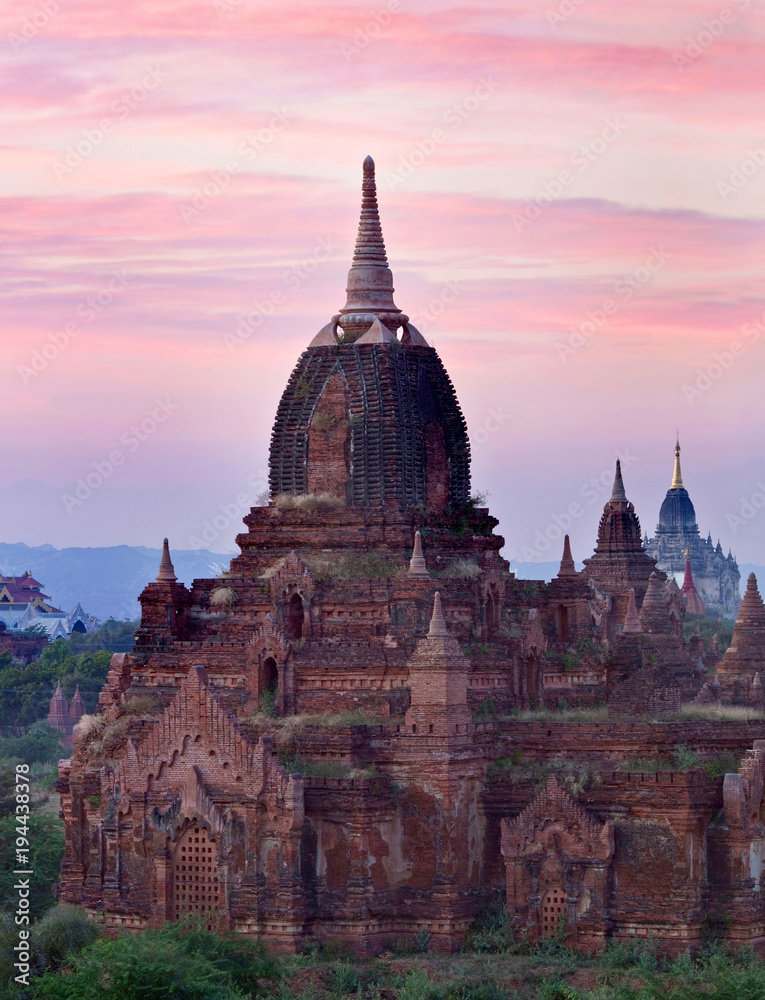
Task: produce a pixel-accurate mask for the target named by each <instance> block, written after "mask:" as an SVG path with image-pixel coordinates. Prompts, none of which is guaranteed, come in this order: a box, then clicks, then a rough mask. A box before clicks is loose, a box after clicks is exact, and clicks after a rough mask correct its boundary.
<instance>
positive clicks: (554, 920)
mask: <svg viewBox="0 0 765 1000" xmlns="http://www.w3.org/2000/svg"><path fill="white" fill-rule="evenodd" d="M561 917H562V918H563V926H564V927H565V924H566V894H565V892H564V891H563V889H561V887H560V886H559V885H555V886H553V887H552V888H551V889H548V890H547V892H546V893H545V894H544V898H543V899H542V935H543V937H554V936H555V935H556V934H557V933H558V929H559V928H560V926H561Z"/></svg>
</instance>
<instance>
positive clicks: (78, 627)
mask: <svg viewBox="0 0 765 1000" xmlns="http://www.w3.org/2000/svg"><path fill="white" fill-rule="evenodd" d="M72 631H73V632H80V633H81V634H84V633H86V632H87V631H88V630H87V628H86V627H85V623H84V622H82V621H80V619H79V618H78V619H77V621H76V622H75V623H74V625H72Z"/></svg>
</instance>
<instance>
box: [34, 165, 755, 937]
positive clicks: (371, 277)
mask: <svg viewBox="0 0 765 1000" xmlns="http://www.w3.org/2000/svg"><path fill="white" fill-rule="evenodd" d="M373 169H374V168H373V164H372V163H371V160H368V161H367V162H366V163H365V180H364V185H365V187H364V191H365V195H364V198H365V201H364V208H363V212H362V223H361V227H360V234H359V240H358V242H357V252H356V258H354V267H353V268H352V269H351V271H352V273H351V275H350V276H349V282H348V289H347V291H348V301H347V303H346V306H345V307H344V309H343V310H341V311H340V313H338V314H337V316H336V317H334V319H333V321H332V323H330V324H328V325H327V326H326V327H325V328H323V329H322V331H320V333H319V334H318V335H317V337H316V338H315V339H314V342H313V344H312V345H311V346H309V348H308V349H307V350H306V351H305V352H304V353H303V355H302V356H301V357H300V359H299V361H298V364H297V367H296V368H295V371H294V372H293V374H292V376H291V378H290V381H289V384H288V386H287V389H286V390H285V392H284V395H283V397H282V400H281V403H280V405H279V410H278V413H277V418H276V422H275V425H274V431H273V437H272V447H271V473H270V475H271V480H270V481H271V490H272V500H271V502H269V503H268V504H267V505H266V506H261V507H256V508H253V509H252V510H251V511H250V513H249V514H248V515H247V516H246V517H245V518H244V522H245V529H246V530H245V531H243V533H242V534H240V535H239V536H238V538H237V542H238V545H239V547H240V549H241V555H239V556H237V557H236V558H235V559H233V560H232V562H231V566H230V570H229V572H228V573H226V574H224V575H223V576H221V577H218V578H217V579H212V580H194V581H192V582H191V583H190V584H189V585H188V586H186V585H184V584H182V583H179V582H178V581H177V580H176V577H175V572H174V570H173V567H172V563H171V560H170V554H169V551H168V550H165V552H164V554H163V561H162V565H161V568H160V572H159V574H158V577H157V580H156V581H155V582H153V583H150V584H148V586H147V587H146V588H145V590H144V591H143V593H142V594H141V597H140V600H141V604H142V620H141V628H140V629H139V632H138V635H137V637H136V644H135V647H134V649H133V651H132V652H131V653H130V654H120V655H117V656H115V657H113V659H112V663H111V669H110V671H109V675H108V677H107V681H106V684H105V685H104V688H103V690H102V692H101V696H100V715H101V718H100V719H97V720H95V721H94V720H85V721H84V722H83V723H81V724H80V725H79V726H78V727H77V729H76V730H75V733H74V745H73V753H72V757H71V759H70V760H67V761H63V762H62V763H61V766H60V780H59V788H60V792H61V803H62V811H63V815H64V821H65V825H66V854H65V859H64V865H63V870H62V875H61V897H62V899H64V900H66V901H69V902H75V903H81V904H83V905H85V906H86V907H88V908H89V909H91V910H93V911H97V912H103V913H104V914H105V915H106V919H107V921H108V922H109V923H111V924H115V925H122V926H127V927H132V928H141V927H149V926H155V925H158V924H160V923H161V922H163V921H165V920H168V919H174V918H175V917H177V916H178V915H179V914H180V913H183V912H187V911H188V910H195V911H198V912H200V913H201V914H202V915H203V917H204V919H205V921H206V922H208V923H209V924H210V925H211V926H218V927H221V928H226V927H229V928H234V929H236V930H237V931H239V932H241V933H246V934H250V935H255V936H260V937H263V938H265V939H266V940H267V941H269V942H272V943H273V944H274V945H276V946H278V947H280V948H284V949H295V948H298V947H300V945H301V944H302V943H303V942H304V940H305V939H306V938H308V937H311V936H316V937H336V938H341V939H343V940H345V941H347V942H348V943H349V944H351V945H353V947H355V948H356V949H357V950H358V951H361V952H367V953H371V952H374V951H375V950H377V949H379V948H380V947H382V946H383V944H384V943H385V942H386V940H389V939H390V938H393V937H400V936H402V935H407V934H414V933H416V932H417V931H418V930H420V929H425V930H427V931H428V932H429V933H430V934H431V940H432V942H433V944H434V945H435V946H436V947H440V948H444V949H453V948H455V947H457V946H458V945H459V944H460V942H461V941H462V939H463V937H464V934H465V931H466V929H467V928H468V926H469V925H470V923H471V921H472V920H473V919H474V918H475V917H476V915H477V914H478V913H479V912H480V910H481V907H482V905H483V903H484V901H485V899H486V897H487V894H488V893H489V892H490V891H491V890H497V889H502V888H503V887H504V889H505V892H506V894H507V902H508V906H509V908H510V910H511V911H512V912H513V914H514V916H515V917H516V919H517V920H518V921H519V922H520V923H522V924H523V925H525V926H526V927H527V928H528V929H529V932H530V933H532V934H540V933H552V932H554V931H556V930H557V923H558V920H559V919H560V920H562V923H563V928H564V930H565V933H566V936H567V939H568V940H569V941H570V942H571V943H573V944H576V945H577V946H578V947H581V948H585V949H591V950H598V949H601V948H602V947H603V946H604V943H605V941H606V940H607V939H608V938H609V937H612V936H616V937H628V936H631V935H633V934H641V935H647V934H652V935H653V936H654V937H655V938H656V939H657V940H658V941H659V942H660V943H661V944H662V946H664V947H666V948H667V949H668V950H675V951H677V950H680V949H681V948H683V947H685V946H686V945H690V946H692V947H694V946H696V945H698V943H699V942H700V941H701V939H702V931H703V930H704V928H705V927H706V928H707V929H708V928H709V927H710V926H715V927H718V928H719V929H720V930H721V932H722V933H724V934H726V935H727V936H728V937H729V938H730V939H731V940H733V941H747V942H750V943H752V944H753V945H754V946H755V947H756V948H758V949H760V950H765V933H763V927H764V926H765V914H764V913H763V904H762V902H761V891H760V878H761V868H762V857H763V853H764V852H765V838H764V837H763V834H762V827H761V824H760V820H759V816H760V811H761V808H762V798H763V759H765V758H763V746H765V743H762V744H761V742H760V741H765V721H762V720H755V721H751V722H745V721H740V722H724V721H709V722H703V721H693V722H691V721H689V722H651V721H649V720H650V719H651V718H652V717H654V716H655V715H656V714H657V713H659V712H661V711H663V710H665V709H676V708H677V706H678V705H679V704H680V702H682V701H689V700H692V699H693V698H696V697H697V696H698V697H702V695H700V694H699V692H700V691H701V690H702V676H701V675H700V673H699V663H698V661H699V659H700V657H701V656H702V649H701V645H700V640H699V639H697V640H694V641H692V642H691V643H690V644H688V645H686V644H685V642H684V641H683V639H682V621H683V616H684V613H685V606H684V601H683V598H682V595H681V594H680V592H679V589H678V587H677V585H676V584H675V583H674V581H669V582H666V581H665V580H664V579H663V577H662V576H661V575H659V576H654V577H652V575H651V574H652V573H653V571H654V562H653V560H652V559H650V558H649V557H648V556H647V555H646V553H645V551H644V549H643V546H642V538H641V532H640V524H639V521H638V518H637V514H636V512H635V510H634V506H633V505H632V504H631V503H630V502H629V501H628V499H627V497H626V493H625V491H624V486H623V483H622V481H621V474H620V472H619V471H618V470H617V477H616V481H615V483H614V490H613V494H612V497H611V499H610V500H609V501H608V503H607V504H606V506H605V508H604V512H603V517H602V519H601V522H600V526H599V529H598V538H597V545H596V551H595V554H594V555H593V557H592V558H591V559H589V560H587V561H586V565H585V570H584V571H583V572H582V573H577V572H576V569H575V567H574V564H573V560H572V559H571V553H570V548H569V547H568V546H566V547H565V548H564V556H563V559H562V562H561V570H560V573H559V575H558V577H557V578H556V580H554V581H552V583H551V584H550V585H549V586H548V585H546V584H544V583H543V582H541V581H517V580H515V579H514V577H513V575H512V574H511V573H510V572H509V565H508V563H507V562H506V561H505V560H504V559H502V557H501V556H500V550H501V549H502V546H503V544H504V541H503V539H502V538H501V537H500V536H499V535H497V534H495V528H496V527H497V521H496V519H495V518H493V517H492V516H491V515H490V514H489V512H488V510H486V509H483V508H477V507H476V506H475V503H474V502H473V501H471V500H470V498H469V484H470V468H469V446H468V440H467V432H466V428H465V423H464V420H463V417H462V414H461V411H460V409H459V404H458V403H457V399H456V396H455V393H454V390H453V388H452V385H451V382H450V381H449V378H448V376H447V374H446V372H445V371H444V368H443V366H442V364H441V362H440V360H439V358H438V356H437V354H436V352H435V350H433V348H430V347H428V346H427V344H426V342H425V341H424V339H423V338H422V337H421V335H419V334H418V333H417V331H416V330H414V328H413V327H411V325H410V324H408V321H407V319H406V317H405V316H404V315H403V314H402V313H401V312H400V310H398V309H397V307H396V306H395V304H394V303H393V298H392V292H393V285H392V275H391V272H390V269H389V268H388V266H387V259H386V256H385V250H384V245H383V242H382V232H381V229H380V225H379V217H378V215H377V207H376V200H375V198H374V176H373ZM399 327H403V331H404V332H403V334H402V337H401V340H399V339H398V338H397V336H396V331H397V330H398V328H399ZM338 329H340V330H342V334H338V333H337V330H338ZM285 494H286V497H285V496H284V495H285ZM306 494H309V495H306ZM416 531H419V532H420V534H421V538H422V543H423V553H422V559H424V568H423V564H422V563H421V562H418V563H417V567H418V572H417V573H416V574H411V573H410V572H409V570H410V560H411V559H412V555H413V545H414V537H415V532H416ZM417 558H418V560H419V558H420V557H419V554H418V557H417ZM755 589H756V586H755ZM631 591H632V592H633V594H632V597H631V595H630V592H631ZM437 592H438V594H440V598H437V597H436V593H437ZM757 599H759V597H758V598H757ZM439 602H441V603H442V605H443V615H441V613H440V610H439ZM760 609H761V602H760V605H757V601H756V600H755V598H754V595H753V594H750V595H749V598H748V600H745V601H744V603H743V604H742V613H741V615H740V617H739V622H738V623H737V626H736V633H735V634H734V641H733V644H732V647H731V650H729V651H728V654H726V657H725V659H724V660H723V662H722V663H721V664H719V667H720V675H721V678H722V681H723V683H722V685H720V684H719V683H718V685H717V686H716V687H715V685H713V684H712V683H711V682H708V686H707V688H705V689H704V693H703V698H705V699H707V700H713V699H715V698H718V697H719V696H720V695H722V698H723V700H725V699H726V698H727V699H728V700H730V698H731V697H732V698H733V699H734V700H744V701H747V702H750V703H751V702H755V703H756V699H757V698H760V697H761V691H762V679H761V678H760V677H759V667H758V666H757V664H759V663H760V656H761V653H762V651H763V649H765V612H761V610H760ZM718 660H719V653H718V652H717V650H716V647H714V645H713V646H712V648H711V649H710V651H709V653H708V654H706V657H705V659H704V662H703V664H702V670H703V668H704V667H706V668H709V667H712V666H714V664H716V663H717V662H718ZM737 685H738V686H737ZM713 688H714V690H713ZM737 692H738V693H737ZM758 692H760V693H758ZM136 695H137V696H146V695H151V696H152V697H151V698H143V699H142V700H141V701H139V700H138V699H136V698H135V697H132V696H136ZM561 701H565V702H567V704H569V705H573V704H576V703H577V702H579V703H584V704H595V703H604V702H608V704H609V705H610V706H611V721H609V722H607V723H592V724H583V723H574V722H570V721H560V722H527V721H522V720H520V719H518V718H517V717H516V716H515V715H513V714H511V713H512V712H516V711H517V710H519V709H527V708H530V707H537V706H539V705H540V704H547V705H551V706H557V705H558V704H559V703H560V702H561ZM137 705H138V706H140V705H148V706H151V705H155V709H151V710H150V709H147V711H146V712H145V713H144V714H142V715H136V714H135V713H136V712H137V711H138V710H139V709H138V708H136V706H137ZM274 710H275V711H276V713H277V714H278V715H279V716H281V719H280V720H274V719H273V718H271V716H270V715H268V714H267V712H273V711H274ZM63 712H64V709H63V707H62V705H61V704H60V700H59V701H57V703H56V705H55V706H53V713H52V715H53V717H55V718H57V719H63V718H64V715H63ZM498 716H503V717H501V718H498ZM67 718H68V716H67ZM681 747H685V748H686V751H691V752H694V753H696V754H698V755H699V759H700V760H704V761H710V760H712V759H714V758H718V765H719V758H720V755H721V754H723V753H728V754H736V755H739V756H740V755H741V754H743V753H744V752H745V751H750V750H751V753H750V754H749V755H748V756H747V758H746V759H745V760H744V762H743V764H742V766H741V769H740V770H739V772H738V773H737V774H734V773H731V774H729V775H727V776H726V777H725V778H724V779H723V778H720V777H717V778H712V777H710V776H709V774H708V773H707V771H705V770H703V769H702V768H699V767H696V768H694V769H691V770H688V771H685V772H677V771H673V770H661V771H656V772H651V773H630V772H623V771H621V770H620V768H621V767H625V766H630V765H631V766H632V767H633V768H634V767H635V766H643V767H645V766H647V765H637V764H636V761H639V760H641V759H644V758H658V759H659V761H660V762H661V764H662V765H663V766H665V767H674V766H677V760H678V749H679V748H681ZM752 747H754V749H753V750H752ZM681 757H682V754H681ZM731 768H733V765H731ZM292 770H294V771H295V772H296V773H294V774H293V773H290V771H292ZM298 772H299V773H298ZM325 774H335V775H338V776H336V777H324V776H322V775H325ZM723 820H724V821H723ZM197 858H198V859H199V860H198V861H197ZM190 865H191V866H192V867H193V871H192V870H191V868H190V867H189V866H190ZM197 868H198V869H199V870H198V871H197ZM197 876H198V877H199V881H197ZM192 879H193V881H192Z"/></svg>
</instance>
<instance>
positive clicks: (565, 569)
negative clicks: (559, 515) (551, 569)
mask: <svg viewBox="0 0 765 1000" xmlns="http://www.w3.org/2000/svg"><path fill="white" fill-rule="evenodd" d="M558 576H559V577H561V576H576V563H575V562H574V557H573V556H572V555H571V542H570V541H569V537H568V535H566V536H565V538H564V539H563V556H562V558H561V561H560V569H559V570H558Z"/></svg>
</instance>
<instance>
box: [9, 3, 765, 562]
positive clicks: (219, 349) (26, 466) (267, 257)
mask: <svg viewBox="0 0 765 1000" xmlns="http://www.w3.org/2000/svg"><path fill="white" fill-rule="evenodd" d="M0 38H2V39H3V40H4V41H3V44H5V46H6V48H5V58H4V59H3V62H2V70H1V71H0V72H2V76H3V93H4V99H3V102H2V108H1V109H0V116H2V121H3V130H2V134H3V136H4V139H3V149H2V153H3V155H2V158H1V159H0V172H1V175H0V191H1V192H2V228H3V230H4V232H3V239H2V242H0V254H2V267H3V281H2V328H3V357H4V364H3V367H2V383H1V388H2V392H1V394H0V406H1V407H2V411H3V428H4V435H3V456H4V457H3V471H4V475H3V477H2V486H1V487H0V489H2V502H3V510H4V515H5V516H4V530H3V539H4V540H5V541H8V542H26V543H28V544H30V545H37V544H42V543H44V542H50V543H52V544H54V545H56V546H59V547H62V546H69V545H115V544H121V543H127V544H135V545H150V546H153V547H156V546H158V545H159V544H160V543H161V539H162V537H163V536H164V535H167V536H169V538H170V542H171V546H173V547H174V548H178V549H186V548H192V547H193V546H194V544H196V542H197V540H199V539H202V540H203V541H204V543H205V546H206V547H209V548H211V549H213V550H214V551H220V552H226V551H234V536H235V535H236V533H237V532H238V531H239V530H240V527H241V517H242V515H243V514H244V513H245V512H246V511H245V508H246V507H247V506H249V504H250V503H255V501H256V498H257V496H258V495H259V494H260V493H261V492H262V491H263V490H264V489H265V485H266V483H265V478H266V469H267V461H268V443H269V438H270V432H271V424H272V421H273V417H274V414H275V411H276V406H277V403H278V400H279V397H280V395H281V392H282V389H283V387H284V385H285V384H286V382H287V379H288V377H289V375H290V372H291V370H292V368H293V366H294V363H295V361H296V359H297V357H298V355H299V354H300V352H301V351H302V350H304V349H305V347H306V346H307V344H308V342H309V340H310V339H311V338H312V337H313V335H314V334H315V333H316V332H317V331H318V330H319V329H320V328H321V327H322V326H324V324H325V323H327V322H328V321H329V319H330V317H331V316H332V314H333V313H335V312H336V311H337V310H338V309H339V308H340V307H341V306H342V305H343V302H344V301H345V294H344V289H345V277H346V273H347V270H348V266H349V263H350V259H351V254H352V250H353V242H354V238H355V231H356V224H357V218H358V209H359V202H360V186H361V163H362V160H363V158H364V157H365V156H366V155H367V154H371V155H372V156H373V157H374V159H375V162H376V164H377V179H378V198H379V204H380V213H381V218H382V225H383V231H384V233H385V239H386V244H387V250H388V258H389V261H390V264H391V268H392V270H393V274H394V282H395V286H396V294H395V299H396V302H397V304H398V305H399V306H400V307H401V309H403V310H404V312H406V313H408V314H409V315H410V316H411V317H412V320H413V322H414V323H415V324H416V325H417V327H418V328H419V329H420V330H421V331H422V332H423V333H424V334H425V336H426V337H427V338H428V340H429V341H430V342H431V343H432V344H433V345H434V346H435V347H436V348H437V350H438V352H439V354H440V355H441V357H442V359H443V361H444V363H445V365H446V367H447V370H448V371H449V373H450V375H451V377H452V381H453V382H454V385H455V388H456V390H457V394H458V396H459V399H460V402H461V404H462V407H463V410H464V413H465V417H466V419H467V423H468V429H469V432H470V435H471V439H472V442H473V482H474V486H475V488H476V489H477V490H488V491H489V492H490V497H489V501H488V504H489V506H490V508H491V509H492V512H493V513H494V514H495V515H496V516H497V517H499V519H500V527H499V531H500V532H501V533H502V534H503V535H504V537H505V539H506V547H505V550H504V555H505V556H506V557H507V558H513V559H523V560H526V561H527V560H550V559H557V558H559V556H560V551H561V543H560V542H559V541H558V540H557V535H558V534H559V531H556V527H555V526H562V527H565V528H566V530H569V531H570V534H571V536H572V547H573V552H574V556H575V558H576V559H577V560H581V559H583V558H584V557H586V556H588V555H589V554H590V553H591V551H592V548H593V546H594V541H595V536H596V531H597V523H598V519H599V516H600V513H601V510H602V506H603V503H604V502H605V500H606V499H607V496H608V495H609V493H610V482H611V478H612V472H613V464H614V460H615V458H616V456H617V454H620V455H621V456H622V458H623V468H624V479H625V486H626V490H627V494H628V496H629V498H630V499H631V500H632V501H633V502H634V503H635V506H636V509H637V512H638V514H639V516H640V518H641V523H642V525H643V529H644V531H648V533H649V534H653V531H654V526H655V523H656V520H657V518H658V511H659V506H660V504H661V501H662V499H663V497H664V494H665V492H666V490H667V489H668V487H669V484H670V480H671V474H672V462H673V448H674V443H675V432H676V431H678V430H679V433H680V442H681V445H682V448H683V451H682V461H683V473H684V479H685V484H686V486H687V487H688V489H689V491H690V494H691V497H692V499H693V501H694V503H695V506H696V512H697V516H698V520H699V527H700V528H701V530H702V532H703V533H704V534H706V532H707V530H708V529H711V531H712V535H713V538H714V540H715V541H716V540H717V538H718V536H719V538H720V539H721V541H722V544H723V547H724V549H725V551H726V552H727V550H728V547H729V546H730V547H732V549H733V552H734V553H735V554H736V556H737V557H738V559H739V562H754V563H758V562H759V563H765V512H764V511H763V510H762V506H765V447H764V445H763V430H764V428H765V407H764V404H763V376H764V375H765V290H764V288H763V280H762V279H763V260H764V259H765V221H764V220H765V126H764V125H763V123H764V122H765V7H763V5H761V4H756V3H754V2H748V0H730V2H729V3H727V6H726V5H725V3H724V0H671V2H669V3H667V2H666V0H664V2H661V3H659V2H657V0H640V2H639V3H635V2H629V3H627V2H624V0H578V2H577V0H550V2H536V0H534V2H531V0H527V2H519V3H506V2H499V0H493V2H492V0H479V2H476V3H470V4H467V3H465V4H464V5H459V4H455V3H446V2H441V0H387V2H386V0H372V2H356V3H339V2H338V3H324V2H319V0H317V2H309V0H299V2H282V0H280V2H274V3H270V2H269V3H266V2H261V0H204V2H183V0H164V2H163V0H149V2H141V3H133V4H116V3H103V2H101V0H66V2H64V0H45V2H39V3H38V2H35V0H24V2H23V3H21V4H6V5H4V6H3V8H2V10H1V11H0ZM88 477H90V480H89V479H88ZM88 481H90V483H91V486H88V485H87V484H88ZM79 482H82V484H83V486H82V487H78V483H79ZM78 490H79V492H78ZM572 505H573V507H572ZM573 508H575V509H573ZM214 525H217V527H216V526H214ZM206 526H209V530H207V529H206ZM551 539H552V540H551ZM0 569H2V567H0ZM186 582H189V581H186Z"/></svg>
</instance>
